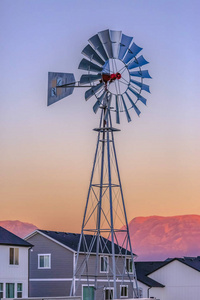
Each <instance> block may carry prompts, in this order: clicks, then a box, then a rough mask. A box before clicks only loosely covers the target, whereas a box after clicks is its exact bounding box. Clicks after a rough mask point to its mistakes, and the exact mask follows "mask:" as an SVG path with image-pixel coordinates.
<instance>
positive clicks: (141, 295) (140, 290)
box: [139, 288, 143, 298]
mask: <svg viewBox="0 0 200 300" xmlns="http://www.w3.org/2000/svg"><path fill="white" fill-rule="evenodd" d="M139 297H140V298H142V297H143V290H142V288H139Z"/></svg>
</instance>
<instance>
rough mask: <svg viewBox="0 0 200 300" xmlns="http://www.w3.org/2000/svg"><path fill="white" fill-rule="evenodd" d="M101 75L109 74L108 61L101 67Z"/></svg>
mask: <svg viewBox="0 0 200 300" xmlns="http://www.w3.org/2000/svg"><path fill="white" fill-rule="evenodd" d="M102 73H104V74H110V63H109V60H107V61H106V63H105V65H104V66H103V70H102Z"/></svg>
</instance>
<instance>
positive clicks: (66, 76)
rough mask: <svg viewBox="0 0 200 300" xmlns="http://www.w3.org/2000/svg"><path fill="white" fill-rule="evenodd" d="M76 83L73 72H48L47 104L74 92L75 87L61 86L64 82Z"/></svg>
mask: <svg viewBox="0 0 200 300" xmlns="http://www.w3.org/2000/svg"><path fill="white" fill-rule="evenodd" d="M70 83H74V84H75V78H74V74H72V73H55V72H49V73H48V97H47V105H48V106H49V105H51V104H53V103H55V102H57V101H59V100H61V99H63V98H65V97H67V96H69V95H71V94H72V93H73V90H74V87H70V86H69V87H60V88H59V86H62V85H64V84H70Z"/></svg>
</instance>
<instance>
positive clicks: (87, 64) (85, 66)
mask: <svg viewBox="0 0 200 300" xmlns="http://www.w3.org/2000/svg"><path fill="white" fill-rule="evenodd" d="M78 68H79V69H81V70H86V71H92V72H101V71H102V68H101V67H99V66H97V65H96V64H94V63H92V62H91V61H89V60H87V59H85V58H83V59H82V60H81V62H80V64H79V66H78Z"/></svg>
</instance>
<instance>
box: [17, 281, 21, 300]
mask: <svg viewBox="0 0 200 300" xmlns="http://www.w3.org/2000/svg"><path fill="white" fill-rule="evenodd" d="M17 298H22V283H18V284H17Z"/></svg>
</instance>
